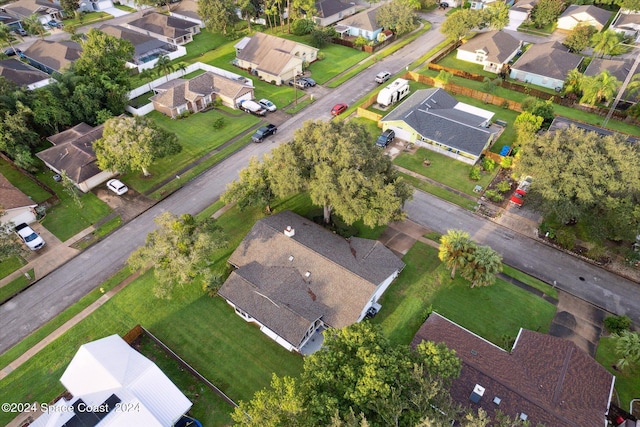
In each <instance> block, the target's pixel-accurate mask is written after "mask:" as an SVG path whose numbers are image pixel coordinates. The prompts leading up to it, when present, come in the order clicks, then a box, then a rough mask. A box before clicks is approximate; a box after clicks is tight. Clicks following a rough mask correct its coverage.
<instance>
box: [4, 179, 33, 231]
mask: <svg viewBox="0 0 640 427" xmlns="http://www.w3.org/2000/svg"><path fill="white" fill-rule="evenodd" d="M36 206H38V204H37V203H35V202H34V201H33V200H31V198H30V197H29V196H27V195H26V194H24V193H23V192H22V191H20V190H19V189H18V188H16V187H15V186H14V185H13V184H12V183H10V182H9V180H8V179H7V178H5V176H4V175H2V174H0V212H4V214H2V215H0V224H2V225H5V224H9V223H12V224H13V225H16V224H22V223H25V224H31V223H32V222H34V221H35V220H36V211H35V209H36Z"/></svg>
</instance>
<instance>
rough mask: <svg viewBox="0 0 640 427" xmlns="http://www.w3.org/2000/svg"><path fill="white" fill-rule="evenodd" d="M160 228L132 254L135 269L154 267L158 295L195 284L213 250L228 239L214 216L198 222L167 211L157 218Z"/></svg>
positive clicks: (188, 216) (155, 292) (220, 246)
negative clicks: (178, 287) (177, 287)
mask: <svg viewBox="0 0 640 427" xmlns="http://www.w3.org/2000/svg"><path fill="white" fill-rule="evenodd" d="M154 221H155V223H156V224H157V225H158V228H157V229H156V230H155V231H152V232H151V233H149V234H148V235H147V240H146V243H145V245H144V246H142V247H140V248H138V249H137V250H136V251H135V252H133V253H132V254H131V256H129V258H128V260H127V264H128V265H129V267H131V269H132V270H140V269H142V268H146V267H153V268H154V276H155V278H156V282H155V285H154V289H153V291H154V294H155V295H156V296H157V297H158V298H165V299H168V298H171V296H172V292H173V289H174V288H175V287H176V285H178V286H184V285H186V284H188V283H192V282H193V281H194V280H195V279H196V278H197V277H198V275H200V274H201V273H203V271H204V270H206V269H207V267H208V266H209V264H210V263H211V262H212V261H210V255H211V252H212V251H213V250H215V249H219V248H222V247H225V246H226V245H227V238H226V236H225V234H224V232H223V231H222V229H221V228H220V227H219V226H217V225H216V224H215V220H214V219H213V218H208V219H207V220H205V221H204V222H202V223H198V222H197V221H196V220H195V218H194V217H193V216H191V215H189V214H183V215H180V216H176V215H174V214H172V213H171V212H163V213H162V214H160V215H158V216H157V217H156V218H155V220H154Z"/></svg>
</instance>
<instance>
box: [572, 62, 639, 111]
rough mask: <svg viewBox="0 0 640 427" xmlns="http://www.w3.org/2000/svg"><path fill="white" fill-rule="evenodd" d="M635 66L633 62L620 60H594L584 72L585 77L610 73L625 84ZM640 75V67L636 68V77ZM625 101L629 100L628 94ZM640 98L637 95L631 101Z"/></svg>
mask: <svg viewBox="0 0 640 427" xmlns="http://www.w3.org/2000/svg"><path fill="white" fill-rule="evenodd" d="M632 66H633V61H632V60H629V59H627V60H624V61H621V60H618V59H602V58H593V59H592V60H591V62H590V63H589V66H588V67H587V69H586V70H584V75H585V76H597V75H598V74H600V73H601V72H603V71H609V73H611V75H612V76H614V77H615V78H616V79H618V80H620V82H624V80H625V79H626V78H627V75H628V74H629V72H630V71H631V67H632ZM639 74H640V67H638V68H636V72H635V74H634V76H637V75H639ZM623 98H624V99H626V98H627V94H626V93H625V94H624V96H623ZM639 98H640V95H638V94H635V95H633V96H632V98H631V101H637V100H638V99H639Z"/></svg>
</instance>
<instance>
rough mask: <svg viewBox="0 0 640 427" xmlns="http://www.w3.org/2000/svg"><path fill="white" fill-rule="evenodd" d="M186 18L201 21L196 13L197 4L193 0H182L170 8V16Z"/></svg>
mask: <svg viewBox="0 0 640 427" xmlns="http://www.w3.org/2000/svg"><path fill="white" fill-rule="evenodd" d="M174 13H177V14H179V15H183V16H188V17H189V18H193V19H199V20H202V18H201V17H200V14H199V13H198V2H197V1H194V0H182V1H180V2H178V4H176V5H175V6H172V9H171V14H174Z"/></svg>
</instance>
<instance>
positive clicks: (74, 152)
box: [36, 123, 115, 193]
mask: <svg viewBox="0 0 640 427" xmlns="http://www.w3.org/2000/svg"><path fill="white" fill-rule="evenodd" d="M103 128H104V126H103V125H100V126H97V127H92V126H89V125H88V124H86V123H80V124H79V125H76V126H74V127H72V128H71V129H67V130H66V131H64V132H60V133H57V134H55V135H52V136H50V137H48V138H47V141H49V142H50V143H51V144H53V147H51V148H47V149H46V150H44V151H40V152H39V153H36V156H38V158H39V159H40V160H42V161H43V162H44V163H45V164H46V165H47V167H48V168H49V169H51V170H52V171H54V172H56V173H61V172H62V171H65V173H66V174H67V176H69V178H70V179H71V181H73V183H74V184H75V185H76V187H78V188H79V189H80V190H82V191H83V192H85V193H86V192H87V191H89V190H91V189H92V188H94V187H96V186H98V185H100V184H102V183H103V182H105V181H106V180H108V179H109V178H112V177H113V176H114V175H115V172H111V171H103V170H101V169H100V168H99V167H98V163H97V161H96V153H95V151H93V143H94V142H95V141H97V140H98V139H100V138H102V131H103Z"/></svg>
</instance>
